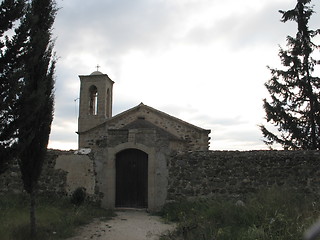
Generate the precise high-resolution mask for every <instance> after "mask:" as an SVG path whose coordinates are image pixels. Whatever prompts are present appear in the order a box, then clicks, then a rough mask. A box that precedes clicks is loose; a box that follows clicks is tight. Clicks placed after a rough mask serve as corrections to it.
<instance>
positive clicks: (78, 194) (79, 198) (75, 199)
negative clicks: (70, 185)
mask: <svg viewBox="0 0 320 240" xmlns="http://www.w3.org/2000/svg"><path fill="white" fill-rule="evenodd" d="M86 197H87V194H86V189H85V188H83V187H79V188H77V189H76V190H74V192H73V193H72V195H71V199H70V201H71V203H72V204H74V205H76V206H80V205H81V204H83V203H84V201H85V200H86Z"/></svg>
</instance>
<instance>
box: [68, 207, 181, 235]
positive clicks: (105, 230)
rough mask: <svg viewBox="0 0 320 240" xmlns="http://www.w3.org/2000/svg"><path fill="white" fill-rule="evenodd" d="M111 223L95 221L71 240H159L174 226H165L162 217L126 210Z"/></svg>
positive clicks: (82, 228)
mask: <svg viewBox="0 0 320 240" xmlns="http://www.w3.org/2000/svg"><path fill="white" fill-rule="evenodd" d="M116 214H117V216H116V217H114V218H112V219H111V220H109V221H105V222H102V221H98V220H96V221H94V222H92V223H90V224H88V225H86V226H83V227H81V228H80V229H79V234H78V235H77V236H75V237H72V238H69V240H84V239H88V240H90V239H93V240H157V239H159V236H160V235H161V234H163V233H165V232H167V231H170V230H173V229H174V227H175V225H174V224H165V223H163V222H162V221H161V219H160V217H157V216H150V215H149V214H148V213H146V212H145V211H135V210H126V211H119V212H116Z"/></svg>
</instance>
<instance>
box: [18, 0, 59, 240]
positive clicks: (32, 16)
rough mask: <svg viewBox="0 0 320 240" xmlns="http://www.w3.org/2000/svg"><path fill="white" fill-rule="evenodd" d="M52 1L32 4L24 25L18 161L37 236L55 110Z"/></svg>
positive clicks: (54, 7) (43, 0) (41, 0)
mask: <svg viewBox="0 0 320 240" xmlns="http://www.w3.org/2000/svg"><path fill="white" fill-rule="evenodd" d="M56 11H57V9H56V5H55V2H54V1H53V0H33V1H32V2H31V3H30V5H29V7H28V10H27V14H26V17H25V19H24V21H23V23H22V25H23V26H25V28H24V29H26V30H27V31H26V32H27V36H28V37H27V39H26V45H25V49H24V52H23V62H24V66H23V82H24V86H23V89H22V95H21V97H20V99H19V101H18V118H17V121H16V122H15V126H17V129H18V135H17V138H18V144H17V145H18V147H17V149H18V153H19V155H18V160H19V165H20V170H21V174H22V180H23V185H24V189H25V190H26V192H27V193H29V194H30V230H31V235H32V236H35V233H36V218H35V194H36V190H37V183H38V179H39V177H40V174H41V170H42V165H43V162H44V159H45V155H46V152H47V145H48V141H49V134H50V130H51V123H52V120H53V110H54V109H53V108H54V92H53V91H54V70H55V61H56V60H55V56H54V52H53V46H54V43H53V40H52V26H53V23H54V19H55V15H56Z"/></svg>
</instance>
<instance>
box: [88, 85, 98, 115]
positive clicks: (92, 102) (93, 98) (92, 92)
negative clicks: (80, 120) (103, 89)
mask: <svg viewBox="0 0 320 240" xmlns="http://www.w3.org/2000/svg"><path fill="white" fill-rule="evenodd" d="M89 98H90V99H89V114H90V115H97V114H98V89H97V87H96V86H94V85H92V86H91V87H90V89H89Z"/></svg>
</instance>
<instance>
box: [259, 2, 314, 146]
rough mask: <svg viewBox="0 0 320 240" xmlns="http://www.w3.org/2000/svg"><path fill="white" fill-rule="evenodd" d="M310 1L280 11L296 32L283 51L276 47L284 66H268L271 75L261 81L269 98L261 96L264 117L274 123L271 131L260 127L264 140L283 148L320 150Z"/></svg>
mask: <svg viewBox="0 0 320 240" xmlns="http://www.w3.org/2000/svg"><path fill="white" fill-rule="evenodd" d="M310 2H311V0H298V1H297V4H296V6H295V8H294V9H292V10H289V11H280V13H281V14H282V19H281V21H282V22H284V23H285V22H287V21H294V22H296V23H297V26H298V31H297V33H296V36H295V37H292V36H288V37H287V48H288V49H287V50H284V49H282V48H280V50H279V57H280V59H281V63H282V65H283V66H284V69H273V68H270V67H269V69H270V71H271V75H272V78H271V79H270V80H269V81H268V82H267V83H266V84H265V86H266V88H267V90H268V91H269V93H270V96H271V99H270V100H267V99H264V109H265V112H266V120H267V121H268V122H270V123H271V124H273V125H275V127H276V128H277V130H278V132H279V133H278V134H277V133H272V132H271V131H269V130H268V129H267V128H266V127H265V126H264V125H261V126H260V129H261V131H262V134H263V136H264V137H265V143H266V144H269V145H272V144H273V143H278V144H281V145H282V146H283V147H284V148H285V149H313V150H315V149H316V150H319V149H320V78H319V77H315V76H313V75H312V73H313V72H314V70H315V67H317V65H319V64H320V61H317V60H315V59H314V58H313V54H312V53H313V52H314V51H315V50H319V48H320V46H319V45H316V44H314V43H313V42H312V39H313V38H314V37H315V36H316V35H318V34H319V33H320V30H310V29H309V27H308V23H309V19H310V17H311V15H312V14H313V13H314V12H313V10H312V7H311V6H310V5H309V4H310Z"/></svg>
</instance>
